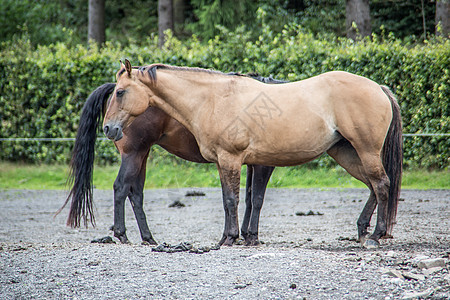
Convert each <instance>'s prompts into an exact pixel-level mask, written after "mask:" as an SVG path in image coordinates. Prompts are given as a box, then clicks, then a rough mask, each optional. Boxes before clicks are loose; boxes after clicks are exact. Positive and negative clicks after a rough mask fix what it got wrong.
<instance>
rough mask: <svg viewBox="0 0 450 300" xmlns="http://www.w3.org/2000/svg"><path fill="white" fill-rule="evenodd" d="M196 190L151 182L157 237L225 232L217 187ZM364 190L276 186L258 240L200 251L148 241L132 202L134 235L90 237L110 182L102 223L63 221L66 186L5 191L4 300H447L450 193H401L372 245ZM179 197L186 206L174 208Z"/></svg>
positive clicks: (109, 209) (108, 209)
mask: <svg viewBox="0 0 450 300" xmlns="http://www.w3.org/2000/svg"><path fill="white" fill-rule="evenodd" d="M191 190H192V189H171V190H147V191H145V199H146V200H145V202H146V203H145V209H146V213H147V218H148V221H149V226H150V229H151V230H152V233H153V236H154V237H155V239H156V240H157V241H158V242H160V243H162V242H166V243H169V244H178V243H180V242H190V243H192V244H193V245H194V246H195V247H200V246H211V245H213V244H215V243H216V242H217V241H218V240H219V238H220V237H221V234H222V231H223V222H224V213H223V205H222V200H221V192H220V190H219V189H196V191H202V192H204V193H205V194H206V195H205V196H204V197H201V196H196V197H186V196H185V194H186V192H187V191H191ZM368 193H369V192H368V191H367V190H363V189H269V190H268V192H267V194H266V201H265V203H264V207H263V210H262V214H261V222H260V240H261V241H263V242H264V244H263V245H261V246H259V247H245V246H233V247H222V248H221V249H220V250H217V251H210V252H207V253H204V254H194V253H189V252H178V253H160V252H152V247H151V246H145V245H141V244H140V237H139V233H138V229H137V225H136V222H135V220H134V216H133V214H132V210H131V206H130V205H129V204H127V207H126V211H127V228H128V232H127V233H128V238H129V239H130V241H131V242H132V243H133V244H131V245H121V244H118V243H115V244H94V243H91V240H93V239H95V238H100V237H104V236H108V235H112V233H111V232H110V231H109V227H110V226H111V225H112V222H113V205H112V196H113V195H112V191H100V190H96V191H95V192H94V197H95V203H96V208H97V212H96V213H97V227H96V228H88V229H85V228H83V229H71V228H68V227H66V226H65V219H66V217H67V214H68V209H67V208H66V209H65V210H63V212H62V213H61V214H60V215H58V216H56V217H55V218H54V217H53V215H54V212H55V211H56V210H57V209H58V208H59V207H60V206H61V204H62V203H63V201H64V199H65V197H66V192H63V191H24V190H7V191H0V269H1V272H0V298H1V299H38V298H39V299H42V298H45V299H62V298H74V299H138V298H145V299H216V298H219V297H220V298H230V299H256V298H258V299H416V298H429V299H449V298H450V275H449V267H450V263H449V253H450V190H429V191H419V190H404V191H402V195H401V197H402V198H403V199H404V200H403V201H401V202H400V205H399V210H398V218H397V223H398V224H397V225H396V227H395V228H394V239H390V240H383V241H382V247H381V248H379V249H375V250H367V249H363V248H361V247H360V246H359V244H357V243H356V242H355V241H354V239H355V238H356V225H355V224H356V220H357V218H358V216H359V213H360V211H361V210H362V207H363V205H364V203H365V201H366V199H367V197H368ZM176 200H179V201H181V202H182V203H184V204H185V205H186V206H185V207H182V208H169V205H170V204H171V203H173V202H174V201H176ZM244 206H245V205H244V204H243V203H241V205H240V217H241V219H242V216H243V209H244ZM309 211H312V212H313V213H314V214H313V215H308V212H309ZM304 214H306V215H304ZM310 214H311V213H310ZM321 214H323V215H321ZM426 263H433V264H435V267H434V268H432V266H429V265H426Z"/></svg>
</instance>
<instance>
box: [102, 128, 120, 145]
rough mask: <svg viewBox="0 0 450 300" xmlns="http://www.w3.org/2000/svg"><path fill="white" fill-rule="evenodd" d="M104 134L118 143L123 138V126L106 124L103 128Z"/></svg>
mask: <svg viewBox="0 0 450 300" xmlns="http://www.w3.org/2000/svg"><path fill="white" fill-rule="evenodd" d="M103 132H104V133H105V135H106V137H107V138H108V139H110V140H113V141H115V142H117V141H118V140H120V139H121V138H122V137H123V131H122V126H120V125H117V124H106V125H105V126H104V127H103Z"/></svg>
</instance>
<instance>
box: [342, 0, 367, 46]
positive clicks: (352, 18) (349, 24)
mask: <svg viewBox="0 0 450 300" xmlns="http://www.w3.org/2000/svg"><path fill="white" fill-rule="evenodd" d="M345 2H346V5H345V12H346V22H345V23H346V31H347V37H348V38H351V39H354V40H356V39H357V38H363V37H365V36H369V35H371V34H372V28H371V24H370V7H369V0H346V1H345Z"/></svg>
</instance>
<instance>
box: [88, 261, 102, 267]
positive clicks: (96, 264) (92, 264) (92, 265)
mask: <svg viewBox="0 0 450 300" xmlns="http://www.w3.org/2000/svg"><path fill="white" fill-rule="evenodd" d="M99 264H100V261H98V260H94V261H90V262H89V263H88V264H87V265H88V266H90V267H95V266H98V265H99Z"/></svg>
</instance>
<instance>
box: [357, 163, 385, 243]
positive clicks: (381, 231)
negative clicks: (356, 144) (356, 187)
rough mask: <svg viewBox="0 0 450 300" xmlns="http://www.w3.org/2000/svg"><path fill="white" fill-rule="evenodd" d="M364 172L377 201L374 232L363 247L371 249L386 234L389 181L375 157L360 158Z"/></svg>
mask: <svg viewBox="0 0 450 300" xmlns="http://www.w3.org/2000/svg"><path fill="white" fill-rule="evenodd" d="M362 161H363V164H364V166H365V168H366V172H367V174H368V175H369V180H370V183H371V185H372V188H373V192H374V194H375V196H376V199H377V205H378V209H377V225H376V227H375V231H374V232H373V234H372V235H371V236H370V237H369V239H368V240H367V241H366V242H365V243H364V246H365V247H368V248H372V247H377V246H379V245H380V243H379V242H378V240H379V239H380V238H381V237H383V236H385V235H386V233H387V212H388V199H389V186H390V181H389V178H388V176H387V174H386V172H385V170H384V167H383V164H382V162H381V158H380V157H379V156H375V155H368V156H367V158H365V157H363V158H362Z"/></svg>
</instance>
